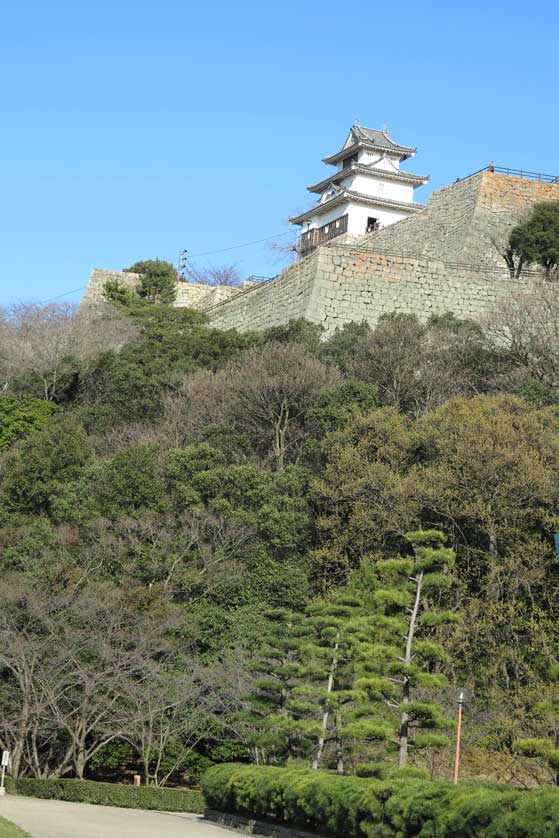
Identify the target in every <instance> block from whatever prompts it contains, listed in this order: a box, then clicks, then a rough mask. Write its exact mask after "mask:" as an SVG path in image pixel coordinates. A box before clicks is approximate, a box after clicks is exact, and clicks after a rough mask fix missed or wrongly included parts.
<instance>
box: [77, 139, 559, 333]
mask: <svg viewBox="0 0 559 838" xmlns="http://www.w3.org/2000/svg"><path fill="white" fill-rule="evenodd" d="M354 145H355V144H354ZM398 148H404V147H398ZM353 153H354V152H352V154H353ZM398 153H400V152H398ZM354 164H355V161H352V164H351V166H353V165H354ZM342 165H343V164H342ZM356 166H357V168H358V167H359V166H361V163H360V161H359V160H358V161H357V164H356ZM348 168H349V167H348ZM341 171H342V176H343V169H342V170H341ZM352 171H353V173H354V174H355V167H354V168H353V170H352ZM335 177H336V175H334V178H335ZM364 177H369V180H370V181H371V182H373V180H374V181H375V182H378V177H377V174H374V175H364ZM342 186H343V183H342ZM329 188H330V187H329V186H328V185H327V184H326V186H325V189H326V191H328V189H329ZM347 191H348V190H346V192H347ZM349 191H350V192H351V191H352V190H349ZM345 198H348V196H347V194H346V195H345ZM349 198H350V199H351V195H350V196H349ZM368 198H369V204H368V205H367V209H366V211H367V213H369V212H371V215H367V217H372V218H376V217H377V218H378V216H373V215H372V210H371V206H372V203H371V202H373V203H374V202H375V201H376V200H377V199H378V195H376V194H371V195H369V196H368ZM330 200H331V199H330V198H329V199H327V202H330ZM542 201H559V183H558V182H557V179H552V178H545V177H544V176H540V178H539V179H530V178H527V177H525V176H521V173H516V174H514V175H512V174H510V173H509V174H507V173H506V172H502V171H495V170H494V169H493V167H489V170H485V171H482V172H478V173H477V174H475V175H472V176H470V177H468V178H465V179H463V180H460V181H457V182H456V183H454V184H452V185H451V186H447V187H445V188H443V189H439V190H437V191H436V192H433V193H432V195H431V197H430V199H429V202H428V203H427V205H426V206H425V207H423V208H420V209H417V208H416V206H417V205H412V210H411V212H409V213H407V214H404V216H403V217H402V218H401V220H396V222H395V223H390V222H387V221H385V222H384V226H381V225H380V224H377V225H374V229H373V230H372V231H371V232H368V233H367V232H366V231H365V232H364V234H363V235H360V236H355V235H354V236H352V235H349V232H347V233H346V232H342V233H340V234H337V235H335V236H333V237H331V238H327V239H326V240H324V241H316V240H313V243H312V247H311V246H309V243H308V242H309V240H310V239H311V236H317V235H319V234H318V233H314V234H311V235H310V236H308V237H307V241H306V242H305V243H303V246H302V247H301V246H300V252H301V253H302V255H301V256H300V258H299V259H298V261H297V262H295V263H294V264H293V265H291V266H290V267H288V268H286V269H285V270H284V271H283V272H282V273H281V274H280V275H279V276H278V277H276V278H275V279H274V280H271V281H270V282H266V283H261V284H258V283H257V284H247V285H245V286H240V287H238V288H225V287H213V288H212V287H209V286H200V285H193V284H190V283H186V282H179V288H178V296H177V303H176V304H177V305H179V306H192V307H194V308H199V309H201V310H204V311H206V312H207V314H208V317H209V320H210V323H211V325H213V326H215V327H216V328H220V329H230V328H235V329H238V330H240V331H248V330H252V329H263V328H266V327H268V326H276V325H281V324H285V323H287V322H289V320H292V319H294V318H299V317H304V318H306V319H307V320H309V321H311V322H313V323H320V324H322V326H323V327H324V329H325V332H326V334H330V333H332V332H333V331H334V330H335V329H336V327H338V326H342V325H343V324H344V323H347V322H350V321H362V320H365V321H367V322H368V323H370V324H371V325H374V324H375V323H376V322H377V321H378V319H379V318H380V317H381V316H382V315H383V314H386V313H390V312H403V313H414V314H417V315H418V316H419V317H420V318H421V319H423V320H425V319H427V318H428V317H429V316H430V315H432V314H444V313H446V312H453V313H454V314H455V315H456V316H457V317H461V318H469V319H474V320H478V319H480V318H481V317H482V316H483V315H484V314H485V313H486V312H488V311H489V310H491V309H492V308H494V306H495V304H496V303H498V301H499V300H500V299H502V298H504V297H506V296H508V295H511V294H513V293H516V292H520V291H528V290H529V289H530V287H531V286H532V284H533V282H534V281H535V279H537V278H538V277H539V273H538V272H536V271H526V270H525V271H523V272H522V275H521V277H520V278H518V279H514V278H511V276H510V273H509V270H508V268H507V265H506V263H505V260H504V258H503V255H502V252H503V250H504V246H505V244H506V242H507V240H508V235H509V233H510V230H511V229H512V227H514V226H515V225H516V224H517V223H518V222H519V221H521V220H523V219H524V218H526V217H527V216H528V215H529V213H530V210H531V208H532V207H533V206H534V205H535V204H537V203H540V202H542ZM359 206H362V204H359ZM320 207H321V205H320V199H319V206H318V212H317V211H316V210H317V208H315V209H314V212H315V215H314V216H312V218H313V224H314V225H315V226H314V227H312V228H310V229H313V230H320V227H321V226H322V227H323V226H324V223H321V222H323V218H324V216H323V215H321V212H320ZM337 208H338V210H340V209H342V210H343V209H344V205H343V201H342V202H341V204H339V205H337ZM346 208H347V210H348V213H349V211H351V206H348V207H346ZM330 209H331V207H330ZM329 211H330V210H329ZM348 213H346V214H348ZM294 221H296V222H297V223H298V219H294ZM305 232H308V231H304V232H303V236H304V235H305ZM115 277H118V278H120V279H121V280H123V281H124V282H128V283H131V284H134V282H135V281H137V278H135V277H134V275H131V274H121V273H118V274H115V273H109V272H107V271H98V270H94V271H93V273H92V274H91V277H90V281H89V284H88V287H87V290H86V292H85V295H84V300H83V305H85V306H91V305H93V306H95V305H99V304H101V303H102V289H103V285H104V283H105V282H106V281H107V279H109V278H115Z"/></svg>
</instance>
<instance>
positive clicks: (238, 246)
mask: <svg viewBox="0 0 559 838" xmlns="http://www.w3.org/2000/svg"><path fill="white" fill-rule="evenodd" d="M290 233H291V230H285V231H284V232H283V233H276V235H273V236H266V238H265V239H255V240H254V241H251V242H244V243H243V244H234V245H232V246H231V247H222V248H220V249H219V250H206V251H204V252H203V253H192V254H190V253H189V254H188V255H189V260H190V259H196V258H198V257H200V256H213V255H214V254H216V253H227V252H228V251H229V250H240V249H241V248H242V247H250V246H251V245H253V244H262V243H263V242H267V241H272V239H279V238H280V237H281V236H287V235H289V234H290ZM86 288H87V285H82V286H81V287H80V288H72V290H71V291H64V292H63V293H62V294H58V295H57V296H56V297H49V299H48V300H41V301H40V305H46V304H47V303H53V302H55V301H56V300H60V299H61V298H62V297H68V296H69V295H70V294H75V293H76V292H77V291H84V290H85V289H86Z"/></svg>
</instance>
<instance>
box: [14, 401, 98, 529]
mask: <svg viewBox="0 0 559 838" xmlns="http://www.w3.org/2000/svg"><path fill="white" fill-rule="evenodd" d="M91 459H92V453H91V449H90V446H89V440H88V438H87V435H86V434H85V431H84V429H83V428H82V427H81V425H80V424H78V423H77V422H76V421H75V419H74V417H70V416H68V417H66V416H64V415H63V416H56V417H53V418H52V419H51V421H50V422H48V423H47V424H46V425H45V426H44V427H43V428H40V429H39V430H37V431H35V433H33V434H31V435H30V436H29V437H27V439H24V440H22V441H21V442H20V444H19V445H17V446H13V447H12V449H11V451H10V452H9V453H8V454H7V457H6V463H5V466H4V474H3V480H2V484H1V487H0V492H1V496H2V498H3V502H4V505H5V506H6V507H7V509H8V510H10V511H14V512H20V513H24V514H36V515H50V514H52V512H53V509H54V504H55V503H56V499H57V498H58V497H59V496H60V495H63V494H64V493H65V491H66V489H67V486H68V484H69V483H71V482H73V481H74V480H76V479H78V478H79V477H80V475H81V472H82V468H83V467H84V466H85V465H86V464H88V463H89V462H90V461H91Z"/></svg>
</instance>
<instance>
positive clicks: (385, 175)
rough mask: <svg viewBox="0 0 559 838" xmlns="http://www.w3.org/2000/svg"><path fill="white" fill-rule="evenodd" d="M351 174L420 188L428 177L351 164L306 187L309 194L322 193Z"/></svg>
mask: <svg viewBox="0 0 559 838" xmlns="http://www.w3.org/2000/svg"><path fill="white" fill-rule="evenodd" d="M351 174H360V175H370V176H371V177H375V178H379V179H381V180H383V179H384V180H395V181H400V183H412V184H413V185H414V186H422V185H423V184H424V183H427V181H428V180H429V176H428V175H414V174H412V173H411V172H391V171H388V170H386V169H377V168H373V167H372V166H363V165H361V164H359V163H352V164H351V166H348V167H347V168H346V169H340V171H339V172H335V173H334V174H333V175H331V176H330V177H328V178H325V179H324V180H321V181H320V182H319V183H313V184H311V186H307V190H308V191H309V192H323V191H324V189H326V187H327V186H328V184H330V183H338V182H339V181H342V180H345V179H346V178H347V177H349V176H350V175H351Z"/></svg>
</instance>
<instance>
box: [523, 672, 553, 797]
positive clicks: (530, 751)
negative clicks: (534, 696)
mask: <svg viewBox="0 0 559 838" xmlns="http://www.w3.org/2000/svg"><path fill="white" fill-rule="evenodd" d="M529 719H530V720H531V722H532V724H535V726H536V727H537V728H538V732H540V731H541V732H542V733H544V736H543V737H537V738H536V737H532V738H529V739H528V738H524V739H516V740H515V742H514V750H515V751H517V752H518V753H520V754H523V755H524V756H526V757H531V758H534V759H538V760H540V761H541V762H543V763H545V765H546V766H547V768H548V770H549V772H550V774H551V776H552V777H553V782H554V783H555V785H556V786H559V665H558V664H553V665H552V666H550V667H549V668H548V670H547V678H546V689H545V699H544V700H543V701H539V702H537V703H536V704H535V705H534V707H533V708H532V711H531V713H530V714H529Z"/></svg>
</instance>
